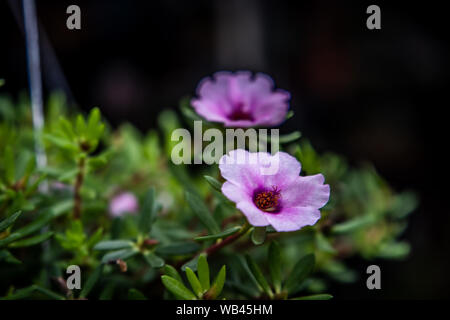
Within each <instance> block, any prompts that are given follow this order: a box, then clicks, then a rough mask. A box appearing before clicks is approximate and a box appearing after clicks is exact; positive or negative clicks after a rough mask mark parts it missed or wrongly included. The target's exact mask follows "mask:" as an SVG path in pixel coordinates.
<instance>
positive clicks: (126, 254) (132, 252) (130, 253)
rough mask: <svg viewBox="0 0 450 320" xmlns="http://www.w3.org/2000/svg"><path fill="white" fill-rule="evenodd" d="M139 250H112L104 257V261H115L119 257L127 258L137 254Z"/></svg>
mask: <svg viewBox="0 0 450 320" xmlns="http://www.w3.org/2000/svg"><path fill="white" fill-rule="evenodd" d="M137 253H138V251H137V250H136V249H134V248H133V249H121V250H117V251H112V252H109V253H107V254H105V255H104V256H103V258H102V263H108V262H110V261H115V260H117V259H122V260H126V259H128V258H130V257H132V256H134V255H135V254H137Z"/></svg>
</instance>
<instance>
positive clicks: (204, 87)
mask: <svg viewBox="0 0 450 320" xmlns="http://www.w3.org/2000/svg"><path fill="white" fill-rule="evenodd" d="M197 96H198V98H197V99H192V101H191V104H192V106H193V107H194V109H195V111H196V112H197V113H198V114H199V115H201V116H202V117H204V118H205V119H206V120H209V121H212V122H220V123H223V124H224V125H225V126H226V127H253V126H276V125H279V124H280V123H282V122H283V120H284V119H285V118H286V114H287V111H288V109H289V103H288V100H289V99H290V94H289V93H288V92H286V91H284V90H280V89H277V90H274V83H273V81H272V79H271V78H270V77H269V76H268V75H265V74H262V73H257V74H256V75H255V76H254V77H252V74H251V72H249V71H240V72H236V73H231V72H217V73H215V74H214V76H213V78H209V77H208V78H204V79H203V80H202V81H201V82H200V84H199V85H198V87H197Z"/></svg>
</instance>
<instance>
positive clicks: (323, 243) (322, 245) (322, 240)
mask: <svg viewBox="0 0 450 320" xmlns="http://www.w3.org/2000/svg"><path fill="white" fill-rule="evenodd" d="M315 240H316V246H317V248H318V249H320V250H322V251H324V252H326V253H331V254H335V253H336V252H337V251H336V249H334V248H333V246H332V245H331V243H330V241H329V240H328V239H327V238H326V237H325V236H324V235H323V233H322V232H317V233H316V237H315Z"/></svg>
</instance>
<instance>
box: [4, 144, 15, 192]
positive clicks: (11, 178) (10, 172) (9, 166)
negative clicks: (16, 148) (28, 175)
mask: <svg viewBox="0 0 450 320" xmlns="http://www.w3.org/2000/svg"><path fill="white" fill-rule="evenodd" d="M3 157H4V161H5V163H4V169H5V180H6V182H7V183H8V184H11V185H12V184H14V182H15V181H16V173H15V167H16V165H15V162H14V153H13V150H12V148H11V146H7V147H6V148H5V154H4V156H3Z"/></svg>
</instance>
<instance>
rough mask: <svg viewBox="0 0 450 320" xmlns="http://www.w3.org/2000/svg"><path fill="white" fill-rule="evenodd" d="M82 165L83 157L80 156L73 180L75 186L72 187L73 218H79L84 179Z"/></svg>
mask: <svg viewBox="0 0 450 320" xmlns="http://www.w3.org/2000/svg"><path fill="white" fill-rule="evenodd" d="M84 166H85V157H81V158H80V159H79V160H78V174H77V177H76V180H75V188H74V197H73V201H74V208H73V217H74V218H75V219H80V218H81V186H82V185H83V180H84Z"/></svg>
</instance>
